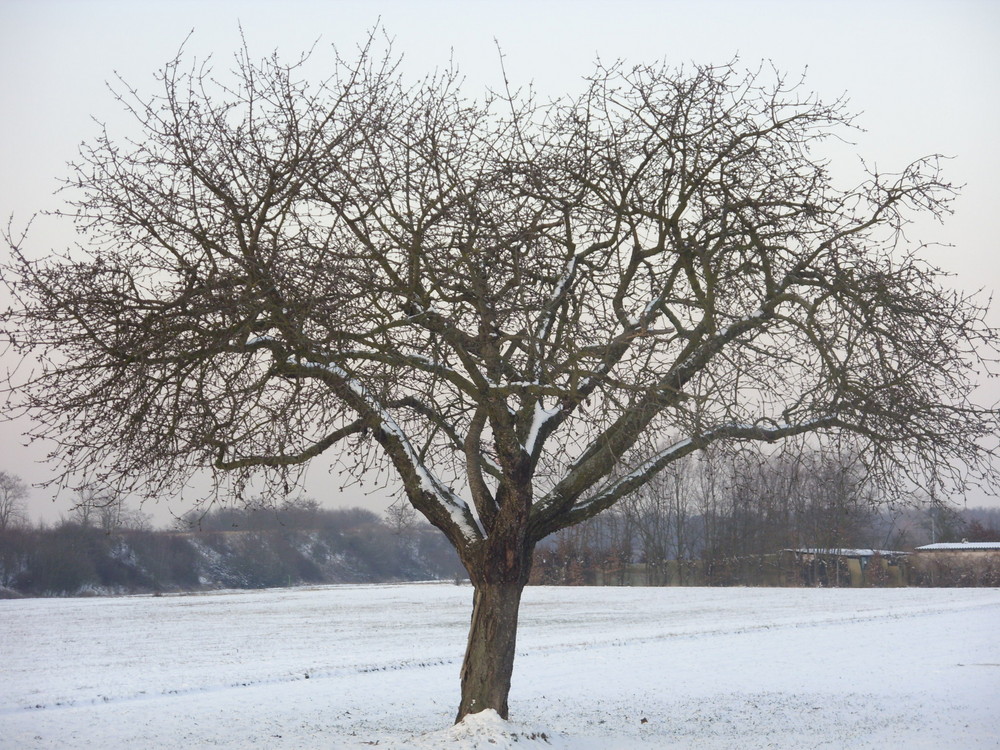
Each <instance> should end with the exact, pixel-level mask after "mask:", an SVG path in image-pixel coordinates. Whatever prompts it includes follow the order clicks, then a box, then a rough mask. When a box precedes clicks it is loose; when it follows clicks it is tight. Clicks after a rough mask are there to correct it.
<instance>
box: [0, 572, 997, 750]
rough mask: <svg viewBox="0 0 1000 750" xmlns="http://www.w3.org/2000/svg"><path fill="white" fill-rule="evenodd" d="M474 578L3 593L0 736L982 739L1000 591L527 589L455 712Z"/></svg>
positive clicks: (87, 742) (464, 744)
mask: <svg viewBox="0 0 1000 750" xmlns="http://www.w3.org/2000/svg"><path fill="white" fill-rule="evenodd" d="M470 601H471V589H470V588H468V587H459V586H454V585H451V584H425V585H419V584H417V585H412V584H411V585H393V586H336V587H324V588H314V589H282V590H268V591H240V592H234V591H229V592H217V593H211V594H199V595H186V596H184V595H181V596H164V597H132V598H116V599H105V598H101V599H24V600H11V601H0V652H2V654H3V659H2V661H0V747H3V748H5V749H7V748H60V749H63V748H88V750H91V749H92V748H94V747H101V748H108V749H111V750H113V749H116V748H181V747H183V748H188V747H192V748H193V747H207V746H211V747H223V748H249V747H255V748H330V749H334V748H338V749H339V748H343V749H344V750H361V749H362V748H370V747H372V746H373V745H377V746H378V747H380V748H385V747H388V748H395V749H396V750H405V749H410V750H430V749H431V748H434V749H435V750H437V749H439V748H445V749H446V750H471V749H472V748H488V749H489V750H498V749H500V748H505V747H509V748H518V749H520V750H523V749H525V748H529V749H530V748H561V749H562V750H597V749H598V748H600V749H601V750H616V749H617V750H638V749H639V748H644V749H646V748H762V747H774V748H796V749H798V748H831V749H832V748H838V749H839V748H887V747H906V748H908V749H912V748H927V749H930V748H941V747H947V748H955V749H956V750H957V748H994V747H997V746H998V744H1000V714H998V712H997V711H996V705H997V699H998V697H1000V640H998V639H997V637H996V633H997V624H998V623H1000V590H998V589H893V590H872V589H866V590H847V589H839V590H817V589H677V588H672V589H626V588H591V587H588V588H543V587H535V588H529V589H527V590H526V592H525V604H524V608H523V615H522V630H521V638H520V641H519V648H518V652H519V653H518V661H517V664H516V667H515V676H514V684H513V688H512V691H511V718H512V719H513V722H512V723H510V724H506V723H504V722H501V721H500V720H499V719H497V717H496V716H495V715H494V716H490V715H481V716H478V717H475V718H474V720H473V721H471V722H469V723H468V724H467V725H465V726H459V727H454V728H452V727H450V724H451V721H452V718H453V716H454V712H455V709H456V706H457V701H458V697H457V694H458V668H459V663H460V660H461V656H462V649H463V647H464V642H465V634H466V633H465V630H466V626H467V623H468V619H469V605H470Z"/></svg>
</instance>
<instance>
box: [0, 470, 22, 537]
mask: <svg viewBox="0 0 1000 750" xmlns="http://www.w3.org/2000/svg"><path fill="white" fill-rule="evenodd" d="M27 497H28V486H27V485H26V484H25V483H24V481H23V480H22V479H21V478H20V477H18V476H16V475H14V474H11V473H10V472H6V471H0V531H6V530H7V529H10V528H13V527H14V526H17V525H18V524H22V523H25V522H27V520H28V516H27V514H26V512H25V510H26V501H27Z"/></svg>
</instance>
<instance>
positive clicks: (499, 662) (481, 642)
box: [455, 581, 524, 722]
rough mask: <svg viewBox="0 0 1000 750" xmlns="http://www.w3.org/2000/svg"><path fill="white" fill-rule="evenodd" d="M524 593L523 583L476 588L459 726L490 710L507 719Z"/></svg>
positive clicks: (483, 585)
mask: <svg viewBox="0 0 1000 750" xmlns="http://www.w3.org/2000/svg"><path fill="white" fill-rule="evenodd" d="M523 590H524V582H521V581H518V582H514V583H499V584H496V583H481V584H478V585H476V588H475V593H474V595H473V605H472V624H471V626H470V627H469V644H468V646H467V647H466V650H465V661H464V662H463V663H462V702H461V704H460V705H459V708H458V717H457V718H456V719H455V721H456V722H458V721H461V720H462V719H463V718H465V717H466V716H467V715H468V714H474V713H478V712H479V711H484V710H486V709H488V708H492V709H494V710H495V711H496V712H497V713H498V714H500V716H501V717H503V718H504V719H506V718H507V695H508V693H510V677H511V673H512V672H513V671H514V650H515V646H516V641H517V613H518V609H519V608H520V605H521V592H522V591H523Z"/></svg>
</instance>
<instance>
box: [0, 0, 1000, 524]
mask: <svg viewBox="0 0 1000 750" xmlns="http://www.w3.org/2000/svg"><path fill="white" fill-rule="evenodd" d="M380 18H381V22H382V25H383V26H384V27H385V29H386V31H387V32H388V33H389V34H390V35H391V36H392V37H394V38H395V48H396V51H397V52H400V53H402V54H403V55H404V56H405V59H404V67H405V69H406V71H407V72H408V73H409V74H410V75H412V76H413V77H414V78H416V77H419V76H420V75H421V74H423V73H424V72H428V71H431V70H433V69H434V68H438V67H444V66H446V65H447V64H448V60H449V58H450V57H453V58H454V60H455V61H456V63H457V64H458V65H459V67H460V68H461V70H462V71H463V72H464V73H465V75H466V77H467V86H468V90H469V91H470V92H472V93H478V92H479V91H480V90H482V89H483V88H484V87H485V86H488V85H493V86H496V85H498V84H499V83H500V81H501V77H500V68H499V62H498V54H497V48H496V44H495V42H494V39H495V40H496V42H497V43H499V45H500V47H501V48H502V49H503V51H504V54H505V65H506V69H507V73H508V76H509V78H510V79H511V82H512V83H513V84H515V85H516V84H523V83H529V82H533V83H534V84H535V86H536V88H537V89H538V91H539V92H540V93H542V94H543V95H546V96H558V95H561V94H564V93H569V92H575V91H577V90H579V88H580V84H579V79H580V77H581V76H582V75H585V74H586V73H588V72H589V71H590V70H591V68H592V64H593V61H594V60H595V59H596V58H597V57H598V56H599V57H600V58H601V59H603V60H614V59H618V58H623V59H626V60H629V61H635V62H646V61H652V60H660V59H666V60H667V61H669V62H670V63H676V64H681V63H690V62H695V63H724V62H728V61H730V60H732V59H734V58H735V57H737V56H738V57H739V59H740V61H741V63H742V64H745V65H747V66H750V67H755V66H756V65H757V64H758V63H759V62H760V61H761V60H770V61H772V62H773V64H774V65H775V66H776V67H777V68H778V69H780V70H784V71H787V72H789V73H793V74H798V73H801V72H803V71H807V78H806V82H807V86H808V87H809V88H810V89H813V90H815V91H817V92H818V93H819V94H820V95H821V96H822V97H824V98H826V99H828V100H832V99H834V98H836V97H838V96H840V95H841V94H843V93H845V92H846V93H847V95H848V96H849V98H850V100H851V104H852V107H853V109H854V110H856V111H858V112H861V113H863V114H862V117H861V119H860V124H861V125H862V126H863V127H864V128H865V129H866V132H864V133H859V134H858V135H857V137H856V139H855V140H856V141H857V145H856V151H857V153H858V154H860V155H862V156H864V157H865V159H866V160H867V161H868V162H869V163H873V162H874V163H876V164H877V165H878V167H879V169H880V170H881V171H894V170H897V169H900V168H902V167H904V166H905V165H906V164H907V163H909V162H910V161H912V160H913V159H915V158H917V157H920V156H923V155H926V154H931V153H941V154H944V155H947V156H949V157H952V158H951V160H950V161H949V162H948V163H947V166H946V170H947V171H946V177H947V178H948V179H950V180H951V181H953V182H955V183H958V184H963V185H964V186H965V187H964V189H963V191H962V194H961V197H960V198H959V199H958V200H957V201H956V203H955V215H954V216H952V217H950V218H949V220H948V221H947V222H946V223H945V224H944V225H942V226H938V225H935V224H930V225H921V226H919V227H916V231H915V233H914V236H915V237H919V238H920V239H923V240H927V241H935V242H946V243H950V244H951V245H953V247H951V248H949V249H947V250H941V251H938V252H936V253H935V254H934V259H935V260H937V261H938V262H939V263H940V264H941V265H942V266H944V267H946V268H947V269H949V270H952V271H954V272H955V274H956V284H957V285H959V286H962V287H964V288H970V289H971V288H977V289H978V288H984V289H986V290H987V291H989V292H991V291H992V290H994V289H996V288H997V286H998V284H1000V249H998V247H997V245H998V243H997V240H996V236H997V231H996V216H997V213H998V207H1000V178H998V176H1000V2H997V1H996V0H933V1H932V0H891V1H890V0H883V1H881V2H880V1H879V0H866V1H864V2H852V1H850V0H838V1H836V2H833V1H830V2H823V1H821V0H808V1H804V0H772V1H770V2H754V1H752V0H733V1H731V2H724V1H722V0H714V1H713V0H700V1H699V2H671V1H669V0H660V1H659V2H653V1H652V0H651V1H649V2H637V1H634V0H633V1H630V0H618V1H617V2H593V1H592V2H587V1H586V0H566V1H559V2H555V1H546V0H536V1H535V2H485V1H483V2H477V1H476V0H466V1H465V2H422V1H421V0H407V1H399V2H378V1H377V0H371V1H369V2H354V1H353V0H352V1H343V2H338V1H337V0H325V1H324V2H295V1H294V0H286V1H284V2H254V1H253V0H240V1H239V2H222V1H219V0H214V1H213V0H197V1H190V2H189V1H187V0H161V1H160V2H150V1H148V0H147V1H144V0H124V1H122V2H110V1H105V2H97V1H94V2H91V1H88V0H63V1H62V2H56V1H55V0H0V71H2V73H0V217H2V218H3V219H4V220H5V221H6V219H7V217H8V216H10V215H13V217H14V225H15V227H19V226H23V225H24V223H25V222H26V221H27V220H28V218H30V216H31V214H32V213H33V212H35V211H38V210H43V209H47V208H49V209H51V208H55V207H57V206H58V205H59V198H58V196H54V195H53V191H54V190H55V188H56V187H57V186H58V178H60V177H61V176H64V175H66V174H67V170H66V167H65V164H66V162H68V161H70V160H72V159H73V158H74V156H75V154H76V151H77V147H78V144H79V143H80V142H81V141H83V140H85V139H88V138H90V137H91V136H93V135H94V134H95V133H96V126H95V124H94V122H93V120H92V118H96V119H99V120H102V121H107V122H109V123H110V124H111V125H112V126H114V124H115V123H116V122H118V121H121V115H120V110H119V109H118V108H117V107H116V105H115V102H114V101H113V99H112V97H111V95H110V94H109V93H108V91H107V88H106V86H105V82H106V81H109V80H112V79H113V78H114V77H115V75H116V73H117V74H119V75H121V76H122V77H123V78H125V79H126V80H127V81H128V82H130V83H131V84H133V85H135V86H137V87H138V88H139V89H140V90H141V89H145V90H147V91H152V90H153V85H154V84H153V79H152V74H153V72H154V71H156V70H157V69H158V68H160V67H161V66H162V65H163V63H165V62H166V61H167V60H169V59H171V58H172V57H173V56H174V54H175V53H176V51H177V49H178V48H179V47H180V45H181V43H182V42H183V40H184V39H185V37H186V36H187V35H188V33H189V32H191V31H192V30H193V32H194V33H193V36H192V37H191V39H190V41H189V42H188V44H187V46H186V48H185V49H186V51H187V54H188V55H189V56H193V55H196V56H198V57H199V58H203V57H206V56H208V55H213V56H214V58H215V60H216V61H217V65H218V67H226V66H228V65H229V63H230V61H231V60H232V53H233V52H234V51H235V50H236V48H237V47H238V45H239V44H240V31H239V27H240V25H242V28H243V31H244V34H245V37H246V40H247V43H248V45H249V47H250V49H251V52H253V53H255V54H256V55H257V56H264V55H266V54H267V53H269V52H271V51H272V50H275V49H277V50H278V51H279V52H281V53H282V54H283V55H284V56H286V57H287V58H291V57H293V56H294V55H295V54H296V53H298V52H300V51H302V50H304V49H306V48H309V47H311V46H312V45H313V44H314V43H316V42H318V47H317V51H318V52H317V56H316V58H315V59H316V61H317V64H319V63H321V62H322V60H323V59H324V55H325V51H326V49H327V48H328V46H329V45H336V46H337V47H338V48H339V49H340V50H341V51H342V52H345V53H350V52H352V51H353V50H354V48H355V47H356V45H357V44H359V43H360V42H362V41H363V39H364V38H365V35H366V31H367V30H368V29H370V28H371V27H372V26H374V25H375V24H376V23H377V22H378V20H379V19H380ZM348 56H350V55H348ZM72 241H73V237H72V236H59V235H57V234H53V233H49V232H48V231H46V230H44V228H43V230H40V231H39V232H38V233H37V234H36V235H35V236H34V237H33V238H32V243H31V247H33V248H36V249H37V250H38V252H44V251H45V250H46V249H47V248H48V247H50V246H53V245H54V246H66V245H68V244H70V243H71V242H72ZM0 253H4V254H5V253H6V250H5V249H2V248H0ZM991 319H992V322H993V323H994V324H1000V315H998V314H997V313H996V311H994V312H993V314H992V316H991ZM995 390H996V389H994V392H995ZM25 427H26V425H24V424H23V423H21V424H15V425H12V424H0V470H7V471H11V472H14V473H16V474H18V475H20V476H21V477H23V478H24V479H25V480H28V481H30V482H38V481H42V480H44V479H45V478H46V477H48V476H50V475H51V470H50V469H49V467H47V466H46V465H45V463H44V462H41V459H42V458H44V456H45V453H46V450H45V448H44V447H42V446H31V447H24V446H23V442H24V441H23V439H21V438H20V436H19V433H20V432H21V431H22V430H23V429H24V428H25ZM307 490H308V494H310V495H311V496H313V497H315V498H317V499H319V500H321V501H324V502H326V503H329V504H348V505H354V504H358V503H360V502H364V498H363V497H362V496H359V495H357V494H351V495H348V496H346V497H341V496H339V495H338V493H337V490H336V483H335V482H334V481H333V480H332V479H330V478H329V477H328V475H327V473H326V470H325V468H324V467H322V466H316V467H313V468H311V469H310V472H309V476H308V485H307ZM369 502H377V501H374V500H369ZM69 504H70V503H69V498H66V497H63V498H57V499H55V500H54V501H53V499H52V493H51V492H50V491H46V490H33V492H32V502H31V516H32V518H33V519H37V518H39V517H45V518H46V519H49V520H53V519H56V518H58V517H59V515H60V514H65V513H66V512H67V510H68V508H69ZM146 510H148V511H152V512H154V514H155V517H156V519H157V520H158V521H163V520H165V519H167V518H169V515H168V514H167V512H166V510H165V509H164V508H152V507H147V508H146ZM175 510H179V508H176V506H175Z"/></svg>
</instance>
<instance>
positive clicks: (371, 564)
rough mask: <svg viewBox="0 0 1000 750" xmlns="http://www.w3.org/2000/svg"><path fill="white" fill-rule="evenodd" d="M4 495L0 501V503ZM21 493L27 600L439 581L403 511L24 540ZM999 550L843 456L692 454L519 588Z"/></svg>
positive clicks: (234, 519)
mask: <svg viewBox="0 0 1000 750" xmlns="http://www.w3.org/2000/svg"><path fill="white" fill-rule="evenodd" d="M4 492H6V494H3V493H4ZM26 496H27V490H26V487H25V485H24V483H23V482H21V481H20V480H19V479H18V478H17V477H14V476H13V475H11V474H8V473H6V472H0V499H6V503H5V504H4V505H3V508H4V509H5V515H4V516H3V520H4V525H3V527H2V528H0V590H2V589H7V590H8V591H16V592H20V593H22V594H27V595H36V596H37V595H49V594H53V595H66V594H78V593H86V592H108V593H125V592H156V591H174V590H190V589H198V588H210V587H225V588H262V587H269V586H287V585H297V584H321V583H357V582H381V581H399V580H428V579H446V580H452V579H456V578H458V577H460V576H462V575H463V573H462V568H461V566H460V565H459V563H458V559H457V557H456V555H455V553H454V550H453V549H452V548H451V547H450V545H449V544H448V543H447V542H446V540H445V539H444V538H443V536H442V535H441V534H440V533H438V532H437V531H436V530H435V529H433V528H432V527H430V526H429V525H427V524H426V523H423V522H418V520H417V516H416V514H415V513H414V511H413V509H412V507H410V506H409V505H408V504H406V503H405V502H399V503H396V504H394V505H393V506H391V507H390V508H389V509H388V510H387V511H386V513H385V514H384V515H383V516H379V515H376V514H375V513H373V512H371V511H369V510H364V509H361V508H352V509H338V510H331V509H327V508H324V507H322V506H321V505H320V504H319V503H318V502H316V501H315V500H311V499H303V498H299V499H294V500H289V501H286V502H284V503H282V504H279V505H271V504H267V503H264V502H256V503H254V502H251V503H250V504H249V505H246V506H239V507H236V506H220V505H216V506H213V507H212V508H211V509H209V510H208V511H207V512H196V511H192V512H190V513H188V514H186V515H185V516H183V517H182V518H180V519H178V521H177V522H176V523H175V525H174V528H172V529H169V530H153V529H152V525H151V522H150V519H149V517H148V516H146V515H145V514H143V513H141V512H139V511H136V510H134V509H129V508H127V507H126V506H124V505H123V504H122V503H121V502H120V500H117V499H115V498H113V497H111V496H109V495H107V494H104V493H102V492H100V491H94V490H84V491H83V492H81V493H80V495H79V497H78V498H77V504H76V506H75V508H74V510H73V512H72V514H71V515H70V517H69V518H68V519H65V520H63V521H62V522H61V523H59V524H57V525H55V526H52V527H44V526H39V527H32V526H31V525H30V524H29V523H28V522H27V516H26V514H25V513H24V504H23V500H24V498H25V497H26ZM962 539H967V540H969V541H1000V508H994V509H988V508H977V509H965V510H958V509H956V508H955V507H954V506H952V505H948V504H945V503H942V502H936V501H934V499H933V493H930V494H927V495H926V496H924V497H922V498H912V497H911V498H910V502H907V503H903V502H900V503H898V504H893V503H889V502H887V501H886V498H883V497H879V496H877V495H875V494H874V493H873V492H872V491H871V490H870V488H869V487H868V486H867V484H866V482H865V477H864V475H863V472H861V471H860V470H859V468H858V463H857V462H856V461H855V460H853V458H852V457H851V456H839V457H836V458H833V457H831V456H829V455H828V454H821V453H818V452H815V451H809V450H798V451H783V452H780V453H776V454H772V455H761V454H749V453H742V454H732V455H703V456H702V457H700V458H691V459H688V460H687V461H685V462H680V463H679V464H678V465H677V468H676V470H675V471H673V472H671V473H669V474H664V475H662V476H660V477H658V478H657V479H656V480H654V481H653V482H652V483H650V484H649V485H647V486H645V487H643V488H642V489H641V490H640V491H639V492H637V493H635V494H633V495H632V496H631V497H629V498H628V499H627V500H625V501H623V502H622V503H619V504H618V505H617V506H615V507H614V508H613V509H611V510H608V511H605V512H604V513H602V514H600V515H598V516H596V517H595V518H593V519H591V520H590V521H588V522H586V523H584V524H580V525H577V526H574V527H571V528H568V529H565V530H563V531H561V532H559V533H557V534H555V535H553V536H551V537H549V538H548V539H547V540H545V541H544V542H543V543H542V544H540V545H539V546H538V548H537V549H536V551H535V555H534V565H533V572H532V582H533V583H535V584H549V585H581V584H588V583H589V584H592V583H597V582H601V583H605V584H623V583H628V582H632V581H631V579H630V576H631V575H633V574H634V572H635V570H636V569H637V567H638V568H640V569H641V570H642V574H643V575H642V579H643V580H644V581H645V582H646V583H649V584H651V585H665V584H679V585H757V584H760V583H762V582H763V578H762V571H764V570H765V569H766V568H767V567H768V566H769V565H773V563H774V560H775V556H776V555H777V553H779V552H780V551H781V550H783V549H825V550H836V549H844V548H867V549H881V550H906V549H912V548H913V547H915V546H918V545H921V544H926V543H929V542H935V541H937V542H942V541H960V540H962Z"/></svg>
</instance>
